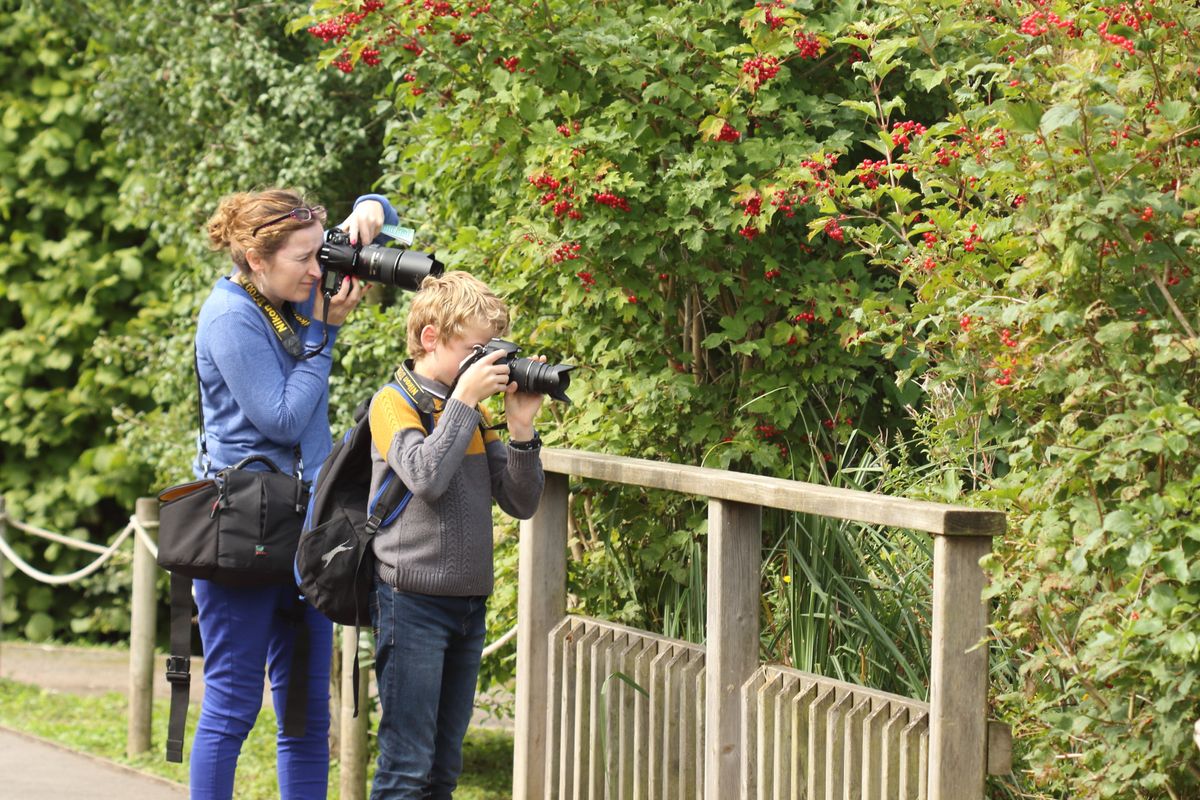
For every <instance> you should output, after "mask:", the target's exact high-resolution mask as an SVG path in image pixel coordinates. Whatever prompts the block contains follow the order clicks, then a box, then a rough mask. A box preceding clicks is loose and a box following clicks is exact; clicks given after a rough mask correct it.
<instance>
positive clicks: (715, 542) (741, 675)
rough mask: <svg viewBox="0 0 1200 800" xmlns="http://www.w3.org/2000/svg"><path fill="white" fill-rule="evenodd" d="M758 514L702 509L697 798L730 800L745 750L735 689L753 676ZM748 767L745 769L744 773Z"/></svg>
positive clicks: (743, 508) (719, 504)
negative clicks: (704, 577) (701, 716)
mask: <svg viewBox="0 0 1200 800" xmlns="http://www.w3.org/2000/svg"><path fill="white" fill-rule="evenodd" d="M761 558H762V508H761V507H760V506H757V505H747V504H745V503H735V502H731V501H728V500H709V503H708V597H707V603H708V619H707V624H706V631H705V636H704V639H705V648H706V651H707V657H706V658H707V662H706V672H705V694H706V697H705V703H704V706H705V723H704V765H705V766H704V797H705V799H706V800H727V798H731V797H737V796H738V792H739V790H740V787H741V774H742V769H743V762H744V761H745V760H746V759H745V747H744V746H743V744H742V741H741V725H742V700H741V697H742V684H743V683H745V682H746V681H747V680H748V679H749V678H750V676H751V675H753V674H754V670H756V669H758V604H759V574H760V560H761ZM746 766H747V767H749V765H746Z"/></svg>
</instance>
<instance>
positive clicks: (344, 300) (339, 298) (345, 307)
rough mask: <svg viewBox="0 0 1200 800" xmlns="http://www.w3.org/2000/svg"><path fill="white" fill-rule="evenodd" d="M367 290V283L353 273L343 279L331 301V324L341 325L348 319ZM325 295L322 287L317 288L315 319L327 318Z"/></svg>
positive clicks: (314, 306)
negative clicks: (321, 289)
mask: <svg viewBox="0 0 1200 800" xmlns="http://www.w3.org/2000/svg"><path fill="white" fill-rule="evenodd" d="M365 291H366V284H365V283H363V282H362V281H360V280H359V279H358V278H356V277H354V276H353V275H349V276H347V277H346V278H345V279H344V280H343V281H342V285H341V288H339V289H338V292H337V294H335V295H334V296H333V298H332V300H331V301H330V303H329V324H330V325H341V324H342V323H343V322H345V321H346V317H348V316H350V312H351V311H353V310H354V308H355V306H357V305H358V304H359V301H361V300H362V299H363V293H364V292H365ZM324 315H325V295H323V294H322V293H321V291H320V289H318V290H317V301H316V303H314V304H313V317H314V318H315V319H324V318H325V316H324Z"/></svg>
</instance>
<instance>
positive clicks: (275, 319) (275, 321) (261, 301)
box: [233, 274, 311, 358]
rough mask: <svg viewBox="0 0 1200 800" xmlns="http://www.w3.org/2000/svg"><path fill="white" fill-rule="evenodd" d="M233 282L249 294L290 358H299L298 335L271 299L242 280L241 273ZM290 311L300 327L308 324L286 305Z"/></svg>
mask: <svg viewBox="0 0 1200 800" xmlns="http://www.w3.org/2000/svg"><path fill="white" fill-rule="evenodd" d="M233 282H234V283H236V284H237V285H238V286H240V287H242V288H243V289H245V290H246V294H248V295H250V299H251V300H253V301H254V305H256V306H258V310H259V311H261V312H262V313H263V316H264V317H266V318H267V323H268V324H269V325H270V326H271V330H273V331H274V332H275V336H276V337H278V339H279V343H280V344H281V345H283V349H284V350H286V351H287V353H288V355H290V356H291V357H292V358H299V357H300V356H301V355H303V354H304V345H303V344H301V342H300V337H299V336H297V335H296V332H295V331H294V330H292V326H291V325H289V324H288V321H287V320H286V319H284V316H283V314H280V313H279V311H278V309H276V308H275V306H273V305H271V301H269V300H267V298H265V297H263V295H262V292H260V291H259V290H258V287H257V286H255V285H254V284H253V283H250V282H249V281H247V280H244V279H243V277H242V275H241V274H238V275H237V276H236V277H234V279H233ZM286 307H287V308H288V310H289V311H291V315H292V317H293V318H294V319H295V320H296V322H297V324H299V325H300V326H301V327H304V328H307V327H308V326H309V324H310V322H311V321H310V320H309V319H308V317H305V316H304V315H303V314H298V313H296V311H295V309H293V308H291V305H290V304H289V305H287V306H286Z"/></svg>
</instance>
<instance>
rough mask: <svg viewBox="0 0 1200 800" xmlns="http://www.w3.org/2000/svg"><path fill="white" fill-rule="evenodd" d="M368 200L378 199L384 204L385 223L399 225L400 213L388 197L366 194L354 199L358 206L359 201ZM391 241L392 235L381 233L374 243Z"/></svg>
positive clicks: (355, 205) (356, 206) (355, 204)
mask: <svg viewBox="0 0 1200 800" xmlns="http://www.w3.org/2000/svg"><path fill="white" fill-rule="evenodd" d="M368 200H376V201H378V202H379V204H380V205H381V206H383V224H384V225H398V224H399V223H400V215H399V214H398V213H396V209H395V208H393V207H392V204H391V203H390V202H388V199H387V198H386V197H384V196H383V195H381V194H364V195H363V196H362V197H360V198H358V199H357V200H355V201H354V207H355V208H358V204H359V203H365V202H366V201H368ZM390 241H391V237H390V236H386V235H384V234H382V233H381V234H379V235H378V236H376V237H375V240H374V242H373V244H387V243H388V242H390Z"/></svg>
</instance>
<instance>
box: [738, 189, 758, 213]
mask: <svg viewBox="0 0 1200 800" xmlns="http://www.w3.org/2000/svg"><path fill="white" fill-rule="evenodd" d="M737 205H739V206H741V207H742V213H743V214H744V215H745V216H747V217H757V216H758V215H759V214H761V213H762V195H759V194H752V195H750V196H749V197H747V198H745V199H744V200H739V201H738V202H737Z"/></svg>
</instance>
